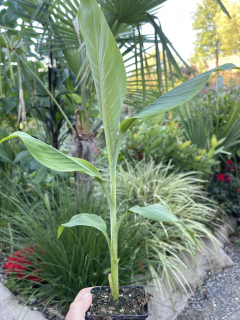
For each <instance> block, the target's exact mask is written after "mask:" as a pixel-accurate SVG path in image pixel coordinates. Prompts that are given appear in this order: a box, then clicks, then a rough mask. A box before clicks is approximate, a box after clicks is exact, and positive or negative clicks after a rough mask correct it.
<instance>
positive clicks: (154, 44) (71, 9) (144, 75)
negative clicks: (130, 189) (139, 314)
mask: <svg viewBox="0 0 240 320" xmlns="http://www.w3.org/2000/svg"><path fill="white" fill-rule="evenodd" d="M97 1H98V3H99V5H101V7H102V10H103V12H104V14H105V17H106V19H107V21H108V24H109V27H110V28H111V30H112V33H113V34H114V36H115V39H116V41H117V43H118V45H119V47H120V49H121V52H122V55H123V58H124V62H125V66H126V69H127V75H128V77H129V81H128V88H127V94H126V100H125V103H126V104H128V105H132V106H134V105H138V106H139V105H142V107H144V106H145V105H146V104H148V103H149V102H151V101H152V100H154V98H155V96H156V94H157V95H158V96H159V92H160V93H161V94H162V93H164V92H166V91H168V90H169V89H171V88H173V87H174V82H175V79H176V78H180V77H181V71H180V68H179V66H178V63H177V62H176V59H175V56H178V58H179V59H180V60H181V61H182V63H183V64H184V65H185V66H186V67H187V68H188V69H189V70H190V72H193V71H192V70H191V69H190V68H189V67H188V65H187V64H186V63H185V61H184V60H183V59H182V58H181V57H180V56H179V54H178V53H177V51H176V50H175V48H174V47H173V46H172V44H171V42H170V41H169V40H168V38H167V36H166V35H165V33H164V32H163V30H162V28H161V24H160V21H159V20H158V19H157V17H156V16H155V14H156V12H157V11H158V10H159V7H160V6H161V5H162V4H163V3H164V2H165V1H166V0H135V1H134V2H133V1H131V0H97ZM217 1H218V3H219V4H220V5H221V6H222V9H225V8H224V7H223V5H222V3H221V1H220V0H217ZM78 7H79V0H53V1H51V2H47V1H46V0H45V1H40V0H15V1H9V2H7V9H5V12H4V14H2V15H0V16H2V17H3V19H2V21H3V24H4V25H5V27H8V28H10V29H11V30H9V31H8V32H10V33H16V32H17V31H16V29H20V30H21V37H22V39H24V41H25V39H28V41H29V39H32V38H34V39H35V41H36V43H35V44H34V47H35V52H36V55H43V56H48V57H49V62H50V67H49V69H48V72H49V81H50V82H49V85H48V86H49V89H48V93H49V94H51V98H52V100H53V101H54V103H55V104H56V105H57V107H58V108H59V110H60V111H61V113H62V114H63V116H64V117H66V115H65V113H64V112H63V110H62V108H61V106H60V105H59V103H58V102H57V101H56V99H55V98H54V96H53V92H51V81H52V80H51V74H52V69H53V64H54V62H55V64H56V63H57V64H58V65H60V66H61V68H64V67H67V68H68V69H69V70H71V72H72V73H73V74H74V76H75V80H76V82H77V85H76V86H75V90H74V92H76V93H77V94H78V95H79V96H80V97H81V104H80V106H79V108H78V110H77V112H76V119H77V121H76V125H75V128H74V131H75V136H74V140H75V141H77V144H78V145H80V148H78V149H79V150H86V148H85V146H86V145H88V146H90V148H91V147H92V143H93V139H94V135H93V133H92V131H93V130H92V128H89V123H90V121H89V119H90V117H91V110H92V106H93V103H94V99H95V88H94V84H93V80H92V76H91V71H90V68H89V63H88V56H87V53H86V48H85V44H84V41H83V38H82V36H81V33H80V32H79V26H78V23H77V19H75V18H76V15H77V10H78ZM225 10H226V9H225ZM19 18H20V19H19ZM146 23H149V24H151V25H152V26H153V29H154V34H153V35H149V34H144V33H143V31H142V26H143V25H144V24H146ZM13 30H14V31H13ZM28 48H30V46H29V47H28ZM11 49H12V50H11V53H12V54H13V55H15V56H16V57H17V59H18V61H19V63H20V64H22V66H21V67H23V66H24V67H26V66H25V65H24V61H23V58H22V57H19V54H18V53H16V51H17V50H16V51H15V47H11ZM150 49H151V51H152V52H153V54H150V53H149V52H150V51H149V50H150ZM9 50H10V47H8V48H6V52H8V53H7V54H8V55H9ZM28 53H30V51H28ZM174 55H175V56H174ZM150 62H151V63H150ZM150 74H151V75H152V74H154V75H155V76H154V77H152V76H151V77H150ZM68 123H69V121H68ZM69 126H71V127H72V125H71V124H70V123H69ZM74 131H73V128H72V132H74ZM87 153H88V152H87ZM87 153H86V154H87ZM77 156H78V157H85V156H84V154H81V155H80V154H78V155H77Z"/></svg>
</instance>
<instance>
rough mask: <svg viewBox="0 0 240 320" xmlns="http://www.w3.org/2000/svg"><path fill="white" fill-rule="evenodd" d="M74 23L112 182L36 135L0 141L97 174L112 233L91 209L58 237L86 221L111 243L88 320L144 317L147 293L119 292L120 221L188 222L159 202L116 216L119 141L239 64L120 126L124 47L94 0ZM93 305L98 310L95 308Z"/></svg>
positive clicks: (189, 84)
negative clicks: (100, 309)
mask: <svg viewBox="0 0 240 320" xmlns="http://www.w3.org/2000/svg"><path fill="white" fill-rule="evenodd" d="M75 22H76V21H75ZM75 25H77V26H78V27H79V28H80V32H81V34H82V36H83V38H84V41H85V44H86V50H87V53H88V58H89V63H90V67H91V70H92V75H93V78H94V83H95V87H96V92H97V96H98V100H99V105H100V107H101V113H102V119H103V124H104V132H105V139H106V146H107V153H108V160H109V171H110V181H109V183H108V185H106V184H105V183H104V181H103V179H102V176H101V174H100V172H99V171H98V169H97V168H96V167H94V166H93V165H92V164H91V163H89V162H87V161H85V160H83V159H78V158H73V157H70V156H67V155H66V154H63V153H61V152H60V151H58V150H55V149H54V148H52V147H51V146H49V145H47V144H45V143H43V142H42V141H40V140H37V139H34V138H32V137H31V136H30V135H28V134H26V133H24V132H15V133H13V134H11V135H10V136H8V137H6V138H4V139H2V140H1V141H0V143H2V142H3V141H6V140H8V139H10V138H14V137H20V138H21V139H22V140H23V142H24V144H25V145H26V147H27V149H28V150H29V152H30V153H31V154H32V155H33V157H34V158H35V159H36V160H37V161H39V162H40V163H42V164H43V165H45V166H47V167H49V168H51V169H55V170H57V171H63V172H70V171H77V172H82V173H85V174H88V175H90V176H92V177H94V178H95V179H96V180H97V181H98V183H99V184H100V185H101V187H102V189H103V191H104V193H105V195H106V198H107V200H108V204H109V211H110V234H109V233H108V230H107V225H106V223H105V221H104V220H103V219H102V218H101V217H99V216H97V215H94V214H90V213H82V214H78V215H75V216H73V217H72V218H71V220H70V221H69V222H67V223H64V224H62V225H61V226H60V227H59V230H58V236H60V235H61V233H62V231H63V229H64V228H65V227H74V226H81V225H84V226H90V227H95V228H96V229H98V230H99V231H101V232H102V233H103V234H104V236H105V238H106V241H107V243H108V247H109V251H110V263H111V273H110V274H109V275H108V280H109V285H110V288H106V287H104V288H97V289H94V290H95V291H94V292H93V294H94V297H95V298H96V299H94V300H96V301H97V303H98V305H99V300H98V298H99V295H100V298H99V299H100V301H101V303H104V299H105V300H109V299H108V295H109V294H110V292H111V297H112V299H111V301H110V304H109V305H108V307H106V308H107V309H108V314H104V315H102V314H100V313H98V314H97V313H96V312H95V315H94V313H93V312H92V311H90V314H87V318H88V319H96V318H98V317H99V316H103V317H107V318H108V319H111V318H112V319H146V318H147V316H148V314H147V307H146V306H144V305H146V303H147V297H145V293H144V290H143V288H137V287H133V288H129V287H127V288H126V287H123V288H121V289H120V294H119V283H118V263H119V260H118V230H119V228H120V227H121V223H122V221H123V220H124V219H126V217H127V216H128V215H131V214H139V215H141V216H143V217H146V218H148V219H152V220H155V221H161V222H179V223H181V224H182V225H184V222H183V221H181V220H180V219H178V218H177V217H176V216H175V215H173V214H172V213H171V212H170V211H169V210H167V209H166V208H165V207H163V206H162V205H161V204H154V205H149V206H147V207H139V206H134V207H132V208H129V209H128V210H127V212H125V213H124V214H122V216H121V217H120V218H119V217H118V216H117V207H116V206H117V203H116V168H117V159H118V153H119V149H120V146H121V143H122V141H123V139H124V135H125V133H126V131H127V130H128V128H129V127H130V126H131V125H132V124H133V123H134V122H135V121H137V119H144V118H150V117H155V116H157V115H160V114H163V113H164V112H166V111H169V110H171V109H173V108H174V107H176V106H179V105H180V104H182V103H184V102H186V101H188V100H189V99H191V98H192V97H193V96H194V95H196V94H197V93H198V92H199V91H200V90H201V89H202V88H203V86H204V85H205V83H206V82H207V81H208V79H209V77H210V75H211V74H212V73H213V72H216V71H219V70H229V69H232V68H237V67H236V66H235V65H233V64H225V65H223V66H220V67H218V68H215V69H212V70H210V71H208V72H205V73H203V74H201V75H199V76H197V77H195V78H193V79H190V80H188V81H186V82H185V83H183V84H181V85H180V86H178V87H176V88H174V89H173V90H171V91H170V92H168V93H166V94H165V95H163V96H161V97H160V98H159V99H157V100H156V101H154V102H153V103H151V104H150V105H149V106H147V107H146V108H144V109H143V110H142V111H141V112H139V113H138V114H136V115H135V116H134V117H132V118H129V119H125V120H124V121H123V122H122V123H121V124H120V112H121V106H122V104H123V101H124V97H125V91H126V82H127V81H126V72H125V67H124V63H123V60H122V56H121V53H120V50H119V48H118V46H117V44H116V42H115V39H114V37H113V35H112V33H111V31H110V29H109V27H108V24H107V22H106V20H105V17H104V15H103V13H102V11H101V9H100V7H99V5H98V3H97V2H96V1H95V0H81V1H80V7H79V11H78V17H77V23H75ZM77 31H78V30H77ZM238 69H239V68H238ZM119 124H120V126H119ZM184 227H185V228H186V230H187V231H188V233H189V236H190V237H192V239H193V241H194V242H195V244H196V240H195V238H194V234H193V232H192V231H191V230H189V229H188V228H187V226H185V225H184ZM196 245H197V244H196ZM125 294H126V295H125ZM124 295H125V296H124ZM132 295H137V301H140V303H139V304H140V305H141V306H143V308H142V310H141V313H142V314H137V313H136V312H135V310H134V309H131V307H130V310H131V314H129V312H130V311H127V315H126V312H125V309H127V308H126V304H127V303H131V301H134V300H136V299H135V298H134V297H133V296H132ZM124 299H125V300H124ZM108 302H109V301H108ZM114 304H115V305H118V306H120V310H118V314H116V311H115V310H114V308H113V307H114ZM132 308H134V307H132ZM92 309H94V306H93V308H92Z"/></svg>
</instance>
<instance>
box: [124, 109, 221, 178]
mask: <svg viewBox="0 0 240 320" xmlns="http://www.w3.org/2000/svg"><path fill="white" fill-rule="evenodd" d="M169 117H170V118H171V119H169V120H167V119H165V120H163V119H162V117H161V118H160V117H156V118H155V119H154V120H151V119H148V121H145V122H142V123H141V124H140V125H138V124H137V125H135V126H133V127H132V128H131V129H130V130H129V132H128V133H127V137H126V142H125V143H124V145H123V146H122V148H121V150H120V154H119V161H122V162H123V163H124V159H128V160H129V161H131V162H132V163H133V161H134V160H138V161H140V160H142V159H145V161H149V159H150V158H152V159H154V162H155V163H156V164H158V163H160V162H162V163H164V164H168V163H169V161H171V164H172V165H174V166H175V167H177V168H178V170H179V171H181V172H186V171H199V172H202V173H210V172H211V171H212V167H213V166H215V165H216V164H218V162H217V161H216V160H215V159H214V158H213V156H211V155H210V156H209V155H208V153H207V151H206V149H200V148H198V147H197V146H196V145H193V144H192V143H191V141H190V140H187V139H186V138H185V137H184V131H183V129H182V128H180V127H179V123H178V122H177V120H176V121H174V120H172V116H171V113H170V116H169Z"/></svg>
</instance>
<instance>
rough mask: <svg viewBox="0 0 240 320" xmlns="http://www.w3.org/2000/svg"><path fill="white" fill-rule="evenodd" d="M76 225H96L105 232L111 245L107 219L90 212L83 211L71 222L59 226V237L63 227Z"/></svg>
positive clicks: (95, 226)
mask: <svg viewBox="0 0 240 320" xmlns="http://www.w3.org/2000/svg"><path fill="white" fill-rule="evenodd" d="M75 226H88V227H94V228H96V229H98V230H100V231H102V233H103V234H104V236H105V238H106V240H107V243H108V245H109V246H110V245H111V244H110V240H109V237H108V234H107V226H106V223H105V221H104V220H103V219H102V218H101V217H99V216H97V215H96V214H90V213H81V214H77V215H75V216H73V217H72V218H71V219H70V220H69V222H67V223H63V224H62V225H61V226H60V227H59V228H58V238H59V237H60V235H61V233H62V232H63V229H64V228H65V227H68V228H70V227H75Z"/></svg>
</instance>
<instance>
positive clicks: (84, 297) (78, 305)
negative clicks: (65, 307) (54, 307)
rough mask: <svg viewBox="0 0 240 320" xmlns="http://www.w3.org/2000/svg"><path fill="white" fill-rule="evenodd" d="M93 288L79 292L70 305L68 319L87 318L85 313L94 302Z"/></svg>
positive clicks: (81, 319) (78, 319) (80, 319)
mask: <svg viewBox="0 0 240 320" xmlns="http://www.w3.org/2000/svg"><path fill="white" fill-rule="evenodd" d="M91 289H92V288H85V289H83V290H81V291H80V292H79V293H78V295H77V296H76V298H75V300H74V301H73V303H72V304H71V305H70V308H69V311H68V314H67V316H66V320H84V319H85V313H86V312H87V311H88V309H89V308H90V306H91V304H92V295H91V293H90V291H91Z"/></svg>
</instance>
